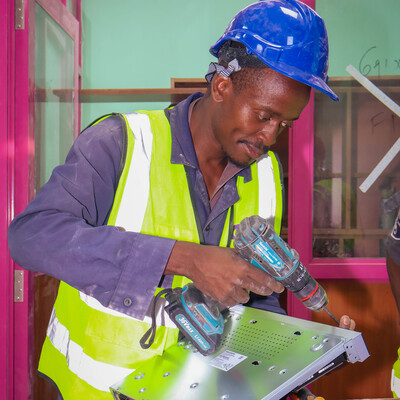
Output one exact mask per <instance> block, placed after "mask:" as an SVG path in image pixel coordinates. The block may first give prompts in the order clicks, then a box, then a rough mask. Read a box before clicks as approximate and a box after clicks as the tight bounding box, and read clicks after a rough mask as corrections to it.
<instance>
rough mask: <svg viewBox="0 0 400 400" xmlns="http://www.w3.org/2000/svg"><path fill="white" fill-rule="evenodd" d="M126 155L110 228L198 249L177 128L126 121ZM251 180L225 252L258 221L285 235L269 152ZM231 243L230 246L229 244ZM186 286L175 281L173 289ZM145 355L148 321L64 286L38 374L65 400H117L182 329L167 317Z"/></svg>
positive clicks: (144, 117)
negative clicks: (117, 389)
mask: <svg viewBox="0 0 400 400" xmlns="http://www.w3.org/2000/svg"><path fill="white" fill-rule="evenodd" d="M123 117H124V119H125V122H126V128H127V154H126V162H125V166H124V169H123V171H122V174H121V177H120V180H119V184H118V188H117V192H116V195H115V199H114V203H113V207H112V210H111V214H110V218H109V221H108V224H110V225H116V226H121V227H123V228H125V229H126V230H128V231H134V232H141V233H144V234H149V235H155V236H161V237H168V238H173V239H177V240H185V241H191V242H196V243H199V235H198V229H197V225H196V220H195V215H194V211H193V207H192V202H191V199H190V191H189V187H188V181H187V177H186V174H185V170H184V166H183V165H180V164H179V165H178V164H172V163H171V162H170V160H171V128H170V124H169V121H168V119H167V118H166V116H165V114H164V112H163V111H150V112H145V111H143V112H140V113H133V114H126V115H123ZM251 174H252V179H251V180H250V181H248V182H246V183H245V182H244V180H243V177H240V176H238V178H237V188H238V193H239V197H240V199H239V201H238V202H237V203H236V204H235V205H234V206H233V209H232V208H231V210H230V211H229V212H228V216H227V218H226V221H225V226H224V229H223V233H222V236H221V240H220V246H232V242H233V241H232V240H230V231H232V226H234V225H238V224H239V223H240V221H241V220H242V219H243V218H245V217H248V216H251V215H254V214H259V215H261V216H263V217H264V218H269V219H270V220H274V221H275V223H274V225H275V230H276V231H277V232H278V233H279V231H280V225H281V219H282V187H281V177H280V168H279V163H278V161H277V159H276V157H275V155H274V154H273V153H272V152H271V153H269V157H266V158H263V159H262V160H260V161H257V162H256V163H253V164H252V166H251ZM228 240H229V244H228ZM187 282H188V279H187V278H185V277H181V276H175V277H174V281H173V287H177V286H180V287H182V286H184V285H185V284H186V283H187ZM165 319H166V320H167V323H166V324H165V325H166V326H158V328H157V333H156V337H155V340H154V344H153V345H152V346H151V347H150V348H149V349H147V350H143V349H142V348H141V347H140V344H139V340H140V338H141V337H142V336H143V334H144V333H145V332H146V331H147V330H148V328H149V326H150V321H149V322H147V321H139V320H137V319H135V318H132V317H129V316H127V315H125V314H123V313H120V312H117V311H115V310H112V309H110V308H107V307H104V306H102V305H101V304H100V303H99V302H98V301H97V300H96V299H95V298H93V297H90V296H88V295H85V294H84V293H82V292H79V291H78V290H77V289H74V288H73V287H71V286H69V285H67V284H66V283H64V282H61V284H60V288H59V292H58V295H57V299H56V302H55V305H54V309H53V313H52V317H51V320H50V323H49V327H48V330H47V336H46V339H45V342H44V345H43V349H42V354H41V358H40V363H39V371H40V373H42V374H44V375H46V376H47V377H49V378H50V379H51V380H52V381H54V382H55V383H56V385H57V387H58V388H59V390H60V392H61V394H62V396H63V398H64V400H76V399H81V398H82V399H96V400H101V399H108V400H110V399H112V395H111V394H110V392H109V387H110V386H111V385H112V384H114V383H116V382H118V381H120V380H121V379H123V378H124V377H125V376H126V375H128V374H129V373H131V372H133V371H134V370H135V365H136V364H137V363H138V362H139V361H144V360H146V359H148V358H150V357H153V356H155V355H160V354H162V353H163V351H164V349H166V348H167V347H169V346H171V345H172V344H174V343H176V341H177V337H178V329H177V328H176V327H175V325H173V323H172V322H171V321H168V318H167V316H165Z"/></svg>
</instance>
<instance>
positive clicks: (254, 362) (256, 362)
mask: <svg viewBox="0 0 400 400" xmlns="http://www.w3.org/2000/svg"><path fill="white" fill-rule="evenodd" d="M252 364H253V365H260V364H261V361H253V362H252Z"/></svg>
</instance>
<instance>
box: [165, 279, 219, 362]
mask: <svg viewBox="0 0 400 400" xmlns="http://www.w3.org/2000/svg"><path fill="white" fill-rule="evenodd" d="M165 298H166V299H167V301H168V303H169V304H168V305H167V306H166V307H165V311H166V312H167V313H168V315H169V317H170V319H171V320H172V321H173V322H174V323H175V324H176V325H177V326H178V328H179V330H180V332H181V333H182V334H183V335H184V336H185V337H186V338H187V339H188V340H189V341H190V342H192V344H193V345H194V346H195V347H196V348H197V350H198V351H199V352H200V353H201V354H203V355H209V354H212V353H213V352H215V350H216V349H217V348H218V347H219V345H220V343H221V334H222V333H223V331H224V318H223V315H222V314H221V312H220V308H219V307H220V305H219V303H218V302H216V301H214V300H212V299H210V298H209V297H208V296H206V295H204V294H203V293H202V292H201V291H200V290H198V289H197V288H196V287H195V286H194V285H193V284H192V283H189V284H188V285H186V286H185V287H184V288H183V289H180V288H176V289H173V291H172V292H169V293H167V294H166V295H165Z"/></svg>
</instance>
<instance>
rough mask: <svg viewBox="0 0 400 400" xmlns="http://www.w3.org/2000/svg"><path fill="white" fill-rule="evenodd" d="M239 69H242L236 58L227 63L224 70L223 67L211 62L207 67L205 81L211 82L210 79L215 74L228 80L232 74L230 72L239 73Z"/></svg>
mask: <svg viewBox="0 0 400 400" xmlns="http://www.w3.org/2000/svg"><path fill="white" fill-rule="evenodd" d="M241 69H242V68H241V66H240V65H239V62H238V60H237V59H236V58H235V59H234V60H232V61H230V62H229V64H228V68H225V67H224V66H223V65H221V64H218V63H216V62H212V63H210V66H209V67H208V71H207V74H206V80H207V82H211V79H212V77H213V76H214V74H215V73H217V74H218V75H219V76H224V77H225V78H228V77H229V76H230V75H231V74H232V72H236V71H240V70H241Z"/></svg>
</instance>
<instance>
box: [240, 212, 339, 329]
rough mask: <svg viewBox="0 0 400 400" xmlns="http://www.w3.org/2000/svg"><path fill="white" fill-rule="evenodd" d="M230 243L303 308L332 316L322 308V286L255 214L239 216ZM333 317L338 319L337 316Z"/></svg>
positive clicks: (324, 297)
mask: <svg viewBox="0 0 400 400" xmlns="http://www.w3.org/2000/svg"><path fill="white" fill-rule="evenodd" d="M234 246H235V249H236V251H237V253H238V254H239V255H240V256H241V257H242V258H243V259H245V260H246V261H248V262H250V263H251V264H253V265H255V266H256V267H258V268H261V269H262V270H264V271H265V272H267V273H268V274H270V275H272V276H273V277H274V278H275V279H276V280H277V281H278V282H280V283H282V285H283V286H285V288H286V289H288V290H290V291H291V292H292V293H293V294H294V295H295V296H296V297H297V298H298V299H299V300H300V301H301V302H302V303H303V304H304V305H305V306H306V307H307V308H309V309H310V310H313V311H321V310H326V311H327V312H328V314H329V315H330V316H331V317H333V319H335V317H334V316H333V315H332V314H331V313H330V311H329V310H328V309H327V308H326V306H327V304H328V297H327V295H326V293H325V290H324V289H323V288H322V287H321V286H320V285H319V284H318V282H317V281H316V280H315V279H314V278H313V277H312V276H311V275H310V274H309V272H308V271H307V269H306V267H305V266H304V265H303V264H302V263H301V262H300V260H299V255H298V253H297V251H296V250H294V249H292V248H290V247H289V246H288V244H287V243H286V242H285V241H283V240H282V238H281V237H280V236H279V235H278V234H277V233H276V232H275V231H274V229H273V227H272V226H271V225H270V224H269V223H268V222H267V220H265V219H264V218H261V217H260V216H258V215H253V216H252V217H248V218H245V219H243V220H242V222H241V223H240V225H239V228H238V230H237V232H236V235H235V240H234ZM335 321H336V322H337V323H339V321H338V320H337V319H335Z"/></svg>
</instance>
